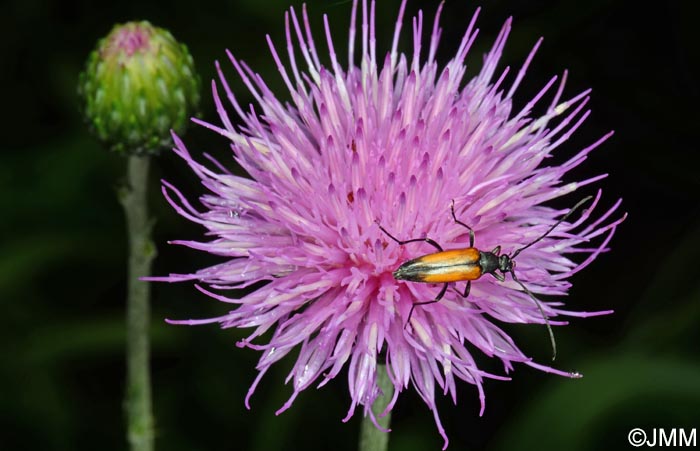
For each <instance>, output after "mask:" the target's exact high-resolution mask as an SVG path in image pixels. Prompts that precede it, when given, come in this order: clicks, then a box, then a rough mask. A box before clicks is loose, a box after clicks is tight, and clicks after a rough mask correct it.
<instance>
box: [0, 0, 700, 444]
mask: <svg viewBox="0 0 700 451" xmlns="http://www.w3.org/2000/svg"><path fill="white" fill-rule="evenodd" d="M288 1H289V0H275V1H269V2H261V1H255V0H244V1H239V2H234V1H229V2H214V1H206V0H204V1H200V2H196V3H195V2H189V1H188V2H185V1H182V0H175V1H170V2H163V1H157V0H146V1H143V0H141V1H134V0H125V1H121V2H114V3H95V4H93V3H92V2H87V1H74V0H71V1H62V2H49V1H40V0H26V1H23V2H21V3H20V2H15V3H11V4H9V5H6V7H5V8H3V9H4V10H5V11H4V12H5V14H4V15H3V17H2V19H0V20H1V21H2V22H4V24H2V26H1V27H0V30H2V31H0V33H2V34H1V35H0V38H1V39H0V46H2V47H0V48H1V50H2V70H1V71H0V72H1V74H0V76H1V77H2V84H1V86H2V87H3V98H2V99H3V112H4V113H5V118H4V120H3V121H1V122H0V123H2V128H3V133H2V148H1V150H0V158H1V159H2V161H1V163H0V212H1V213H0V215H2V220H0V230H1V234H0V236H2V239H0V303H1V305H2V317H3V321H2V328H1V329H0V355H1V356H2V367H1V368H0V386H1V387H2V388H0V429H2V432H1V437H2V438H1V439H0V440H1V444H0V447H2V448H3V449H8V450H14V449H31V450H93V449H103V450H119V449H124V448H125V439H124V421H123V417H122V391H123V375H124V371H125V369H124V359H123V348H124V345H123V342H124V324H123V319H124V318H123V317H124V313H123V311H124V296H125V258H126V255H125V249H126V240H125V235H124V221H123V216H122V211H121V208H120V206H119V204H118V203H117V201H116V196H115V190H116V187H117V186H118V185H119V183H120V181H121V178H122V176H123V172H124V161H123V160H122V159H121V158H120V157H118V156H115V155H111V154H109V153H107V152H105V151H103V150H102V149H101V148H100V146H99V145H98V144H97V143H96V142H95V141H94V140H93V139H92V138H91V137H90V136H89V135H88V133H87V132H86V129H85V127H84V126H83V123H82V120H81V117H80V115H79V113H78V100H77V97H76V89H75V87H76V83H77V76H78V73H79V72H80V70H81V69H82V66H83V64H84V62H85V60H86V58H87V56H88V53H89V52H90V50H91V49H92V48H93V47H94V45H95V43H96V41H97V40H98V38H101V37H103V36H105V35H106V34H107V33H108V32H109V30H110V29H111V27H112V25H113V24H114V23H115V22H123V21H127V20H134V19H148V20H150V21H151V22H153V23H154V24H156V25H158V26H162V27H166V28H168V29H169V30H170V31H171V32H172V33H173V34H174V35H175V37H176V38H177V39H178V40H180V41H181V42H184V43H186V44H187V45H188V46H189V48H190V51H191V53H192V54H193V56H194V58H195V62H196V65H197V69H198V71H199V73H200V74H201V77H202V80H203V82H204V83H203V85H204V86H203V93H202V96H203V103H202V117H203V118H205V119H207V120H210V121H212V122H216V121H217V120H218V119H217V117H216V116H215V113H214V111H213V108H212V102H211V95H210V91H209V84H208V81H209V80H210V79H211V78H212V77H213V74H214V65H213V61H214V60H215V59H220V60H222V63H224V66H225V67H226V71H227V73H228V74H229V75H230V79H231V81H232V84H233V86H234V89H236V94H237V95H238V96H239V100H241V103H242V104H247V103H248V101H249V100H250V96H248V95H247V94H246V91H245V89H244V88H243V86H242V84H241V83H240V82H239V80H238V79H237V78H236V77H235V76H234V74H233V70H232V69H230V68H229V66H228V64H227V63H226V62H225V61H224V60H225V54H224V49H226V48H229V49H231V50H232V51H233V52H234V53H235V54H236V56H238V57H239V58H242V59H244V60H246V61H247V62H249V63H250V65H251V66H252V67H253V68H254V69H255V70H256V71H258V72H260V73H261V74H262V75H263V77H264V79H265V80H266V81H267V82H268V84H269V85H270V86H271V87H272V88H273V90H275V92H277V93H279V95H280V96H282V97H285V98H286V93H285V90H284V88H283V84H282V81H281V79H280V77H279V76H278V74H277V72H276V69H275V68H274V66H273V61H272V58H271V57H270V56H269V53H268V51H267V47H266V44H265V41H264V35H265V33H270V34H271V35H272V37H273V39H274V40H275V42H276V43H278V45H281V44H282V43H283V24H284V22H283V13H284V10H285V9H286V7H287V6H288ZM293 4H294V5H295V6H297V7H300V2H298V1H294V2H293ZM436 6H437V2H418V1H411V2H410V4H409V7H408V9H409V13H411V14H410V15H412V14H413V13H414V12H415V11H416V10H417V9H418V8H419V7H422V8H423V9H424V12H425V13H426V19H428V20H427V22H428V23H432V17H433V14H434V11H435V8H436ZM476 6H477V4H475V3H474V2H467V1H456V0H449V1H447V4H446V12H445V14H444V15H443V20H442V25H443V28H444V30H445V31H444V34H443V39H442V43H441V53H440V56H441V58H442V61H443V62H444V61H445V60H446V59H447V58H449V57H450V55H451V54H452V53H453V52H454V51H455V49H456V48H457V45H458V40H459V38H461V35H462V33H463V32H464V29H465V28H466V25H467V23H468V21H469V19H470V17H471V15H472V13H473V11H474V8H475V7H476ZM482 6H483V7H484V9H483V12H482V15H481V18H480V21H479V27H480V28H481V30H482V32H481V35H480V37H479V39H478V41H477V45H476V47H475V48H474V49H473V50H472V53H471V59H470V61H471V62H472V63H474V64H473V65H472V67H471V69H470V70H469V71H468V76H472V75H474V74H475V73H476V71H477V69H478V67H479V64H478V63H479V62H480V59H481V54H482V53H483V52H484V51H486V49H487V48H488V46H490V45H491V43H492V42H493V38H494V37H495V35H496V33H497V32H498V30H499V28H500V25H501V24H502V22H503V21H504V20H505V19H506V18H507V17H508V15H511V14H512V15H513V16H514V18H515V22H514V29H513V32H512V34H511V37H510V40H509V42H508V45H507V47H506V54H505V56H504V60H503V62H502V66H501V67H503V66H505V65H506V64H511V65H512V66H514V67H518V64H519V63H520V62H521V61H522V60H523V58H524V57H525V56H526V55H527V52H528V51H529V49H530V48H531V46H532V45H533V44H534V42H535V41H536V39H537V37H539V36H540V35H542V36H544V37H545V41H544V44H543V46H542V48H541V50H540V52H539V53H538V56H537V57H536V59H535V61H534V63H533V65H532V66H531V69H530V71H529V73H528V76H527V77H526V79H525V81H524V83H523V85H522V88H521V90H520V94H519V96H516V98H517V99H518V100H519V101H520V102H521V104H522V103H524V102H525V101H526V100H527V99H529V98H530V96H531V95H532V94H534V92H536V91H537V90H538V89H539V88H540V87H541V86H542V85H543V84H544V82H545V81H546V79H548V78H549V77H550V76H551V75H553V74H560V73H561V71H562V70H563V69H565V68H568V69H569V70H570V84H569V85H568V87H567V91H566V92H567V93H568V94H569V95H573V94H575V93H576V92H578V91H580V90H582V89H585V88H587V87H592V88H593V98H592V102H591V104H590V105H591V107H592V109H593V114H592V116H591V118H590V119H589V120H588V122H587V123H586V124H585V125H584V127H583V128H582V129H581V130H580V131H579V132H578V133H577V134H576V136H575V138H574V139H572V140H571V141H570V142H568V143H567V144H566V145H564V146H563V147H561V148H560V149H558V155H559V158H561V159H562V160H564V159H566V158H568V157H569V156H571V155H573V153H574V152H576V151H577V149H579V148H581V147H583V146H585V145H586V144H588V143H590V142H592V141H594V140H595V139H597V138H598V137H599V136H601V135H602V134H604V133H605V132H607V131H608V130H610V129H614V130H615V131H616V134H615V136H614V138H613V139H612V140H610V141H608V142H607V143H606V144H604V145H603V147H602V148H600V149H598V150H596V151H595V152H593V153H592V154H591V156H590V157H589V159H588V161H587V162H586V163H585V164H583V165H582V166H581V167H579V168H577V170H576V171H575V173H573V174H571V175H570V176H569V178H568V179H567V180H581V179H584V178H587V177H589V176H592V175H595V174H599V173H609V174H610V177H609V178H608V179H606V180H604V181H603V182H602V183H601V184H600V186H602V187H603V189H604V201H605V202H607V203H608V205H609V204H611V203H612V202H614V200H615V199H616V198H617V197H623V198H624V204H623V208H624V211H627V212H629V218H628V220H627V221H626V222H625V223H624V224H623V225H622V226H621V227H620V228H619V230H618V233H617V236H616V237H615V238H614V240H613V242H612V248H613V249H612V252H610V253H608V254H604V255H602V256H601V257H600V258H598V260H597V261H596V262H595V263H594V264H593V265H591V266H590V267H589V268H587V269H586V270H585V271H583V272H582V273H580V274H578V275H576V276H575V277H574V278H573V282H574V287H573V289H572V290H571V295H570V296H569V298H568V299H567V303H568V305H569V306H570V307H571V308H573V309H576V310H589V311H590V310H595V309H605V308H614V309H615V310H616V313H615V314H614V315H610V316H608V317H603V318H592V319H588V320H573V321H572V325H570V326H568V327H565V328H559V329H557V338H558V343H559V357H558V359H557V363H556V366H557V367H559V368H563V369H567V370H569V369H570V370H573V369H575V370H578V371H580V372H582V373H583V374H584V375H585V377H584V378H583V379H582V380H577V381H572V380H567V379H563V378H560V377H557V376H552V375H548V374H543V373H539V372H537V371H534V370H532V369H529V368H527V367H525V366H523V365H521V366H518V367H517V368H516V371H515V372H514V373H513V376H514V380H513V381H511V382H498V381H491V382H488V383H487V384H486V387H485V388H486V394H487V408H486V413H485V415H484V417H483V418H479V417H478V398H477V394H476V390H475V389H474V387H472V386H469V385H467V384H461V385H459V392H460V393H459V404H458V405H457V406H454V405H452V403H451V402H450V401H449V400H448V399H444V398H442V397H440V399H439V409H440V410H439V411H440V413H441V416H442V418H443V421H444V424H445V427H446V430H447V432H448V434H449V436H450V439H451V447H450V449H453V450H459V449H488V450H506V449H507V450H510V451H512V450H516V449H534V448H539V449H569V450H576V449H580V450H593V449H629V448H630V446H629V445H628V444H627V438H626V437H627V433H628V431H629V430H630V429H631V428H632V427H642V428H646V429H647V430H649V431H650V430H651V428H654V427H658V428H660V427H663V428H666V429H670V428H674V427H676V428H680V427H684V428H686V429H688V428H693V427H695V428H697V427H699V426H700V356H699V353H698V343H699V339H700V332H698V327H697V326H698V320H699V319H700V278H698V263H697V262H698V258H700V233H699V232H700V220H699V217H698V213H699V212H700V208H699V202H698V201H699V200H700V190H699V188H700V176H698V161H699V156H698V155H699V151H700V149H699V146H698V145H697V142H698V140H697V132H698V128H699V127H700V123H699V121H698V119H700V117H699V115H698V106H697V103H698V100H699V96H698V79H700V70H699V68H698V62H699V61H700V55H699V54H698V46H697V45H695V43H697V42H698V41H699V38H700V36H698V34H699V33H698V26H697V17H698V12H699V11H698V8H697V7H696V6H695V4H694V2H692V1H686V2H657V3H655V4H653V6H651V5H650V6H642V5H641V4H640V3H638V2H636V1H632V0H629V1H614V2H611V1H603V0H593V1H589V2H580V1H576V0H567V1H563V0H562V1H554V2H519V1H512V2H508V1H484V2H482ZM377 8H378V18H377V26H378V29H379V32H378V35H379V38H380V41H379V48H380V49H384V50H388V46H389V44H390V41H391V32H392V30H393V23H394V20H395V17H396V11H397V9H398V1H394V0H392V1H381V2H380V5H379V6H378V7H377ZM349 10H350V4H349V3H342V2H341V3H333V2H323V1H318V0H317V1H310V2H309V11H310V15H311V17H312V20H313V23H314V25H315V26H316V28H317V29H318V28H319V25H320V24H321V23H322V22H321V20H320V19H321V14H322V13H324V12H327V13H328V14H329V15H330V20H331V24H332V26H333V29H334V32H335V35H334V36H335V41H334V42H335V45H336V48H337V49H338V51H339V53H341V54H342V53H343V52H344V49H345V48H346V47H345V45H346V28H347V23H348V17H349ZM408 30H410V26H409V22H408V21H405V24H404V35H403V39H402V45H401V48H402V49H403V50H404V51H407V50H409V49H410V45H411V39H410V37H409V34H408ZM316 42H317V44H318V46H319V48H320V49H325V45H323V43H322V42H323V39H322V35H321V34H317V35H316ZM384 50H381V51H379V52H378V54H380V55H383V53H384ZM565 97H566V96H565ZM213 135H214V134H213V133H210V132H206V131H204V130H202V129H201V128H198V127H191V128H190V131H189V132H188V134H187V136H186V137H185V141H186V142H187V143H188V145H189V146H190V149H191V150H192V151H193V152H194V151H197V152H199V151H209V152H212V151H213V152H215V153H216V152H219V153H218V155H224V158H226V152H227V151H226V143H225V142H224V141H223V140H220V139H218V138H217V137H216V136H213ZM215 149H220V150H218V151H217V150H215ZM154 172H155V173H154V174H153V188H154V189H153V190H152V192H153V195H152V200H151V205H152V209H153V214H154V216H155V217H156V218H157V225H156V227H155V238H156V241H157V243H158V247H159V258H158V259H157V261H156V265H155V269H154V271H155V273H156V274H166V273H168V272H178V271H179V272H190V271H192V270H194V269H197V268H200V267H202V266H204V265H208V264H211V263H214V262H216V261H217V260H215V259H213V258H210V257H208V256H204V255H200V254H199V253H197V252H195V251H191V250H187V249H185V248H178V247H173V246H167V245H166V244H165V241H167V240H169V239H178V238H189V239H193V238H198V237H200V236H201V232H202V231H201V230H200V229H199V228H198V227H196V226H194V225H192V224H189V223H188V222H187V221H186V220H184V219H182V218H180V217H177V216H176V215H175V214H174V212H173V211H172V210H171V208H170V207H169V206H168V205H167V204H166V203H165V201H164V200H163V198H162V196H161V195H160V193H159V191H158V189H157V179H158V178H161V177H163V178H166V179H167V180H169V181H172V182H175V183H176V184H177V185H178V186H179V187H181V188H182V189H183V191H185V192H188V193H192V194H191V197H192V198H194V197H195V196H196V194H199V193H201V190H200V185H199V184H198V182H197V181H196V180H194V178H193V176H192V175H191V174H190V172H189V170H188V168H187V167H186V165H185V164H184V163H183V162H182V161H180V160H179V159H177V158H176V157H175V156H174V155H172V154H170V153H169V152H166V153H165V154H164V155H163V156H162V157H161V158H160V159H158V160H157V162H156V163H155V168H154ZM593 192H594V188H591V187H588V188H586V189H584V190H583V192H582V194H581V197H583V195H585V194H590V193H593ZM573 201H574V199H573V198H572V199H568V200H567V202H569V203H571V202H573ZM225 311H227V306H225V305H221V304H218V303H216V302H214V301H212V300H210V299H208V298H206V297H205V296H204V295H202V294H200V293H198V292H196V291H195V290H194V289H193V288H192V287H191V286H190V285H187V284H183V285H167V284H158V285H155V286H154V294H153V321H152V327H153V361H152V369H153V387H154V397H155V399H154V403H155V414H156V420H157V447H158V449H161V450H165V449H167V450H212V449H217V450H238V449H241V450H268V449H269V450H277V449H329V448H331V447H332V448H333V449H337V450H352V449H355V448H356V443H357V440H356V436H357V431H358V429H359V423H360V421H359V420H360V416H361V414H359V413H358V414H356V415H355V417H354V418H353V419H352V420H351V421H350V422H349V423H347V424H343V423H341V419H342V418H343V417H344V416H345V413H346V411H347V408H348V406H349V396H348V394H347V388H346V387H347V382H346V378H345V376H344V375H343V376H341V377H338V378H337V379H336V381H335V382H333V383H331V384H330V385H329V386H327V387H326V388H324V389H322V390H318V391H317V390H312V389H309V390H307V391H306V392H304V393H303V394H302V395H301V396H299V398H298V400H297V401H296V402H295V404H294V406H293V408H292V409H290V410H289V411H287V412H286V413H284V414H283V415H281V416H279V417H275V416H274V411H275V410H276V409H277V408H278V407H279V406H280V405H281V404H282V403H283V402H284V401H285V400H286V398H287V397H288V396H289V394H290V393H291V390H290V388H289V387H287V386H284V385H283V380H284V377H285V376H286V374H287V372H288V370H289V368H290V367H291V363H292V362H291V361H290V360H289V359H287V360H284V361H283V362H282V363H281V364H279V365H277V366H276V367H274V368H273V370H272V371H270V372H269V373H268V375H267V376H266V377H265V379H264V380H263V382H262V383H261V384H260V387H259V388H258V391H257V393H256V395H255V396H254V397H253V399H252V405H253V409H252V410H251V411H246V410H245V408H244V406H243V398H244V396H245V393H246V391H247V390H248V386H249V384H250V382H251V381H252V380H253V378H254V376H255V374H256V372H255V369H254V365H255V362H256V360H257V357H258V355H257V354H256V353H255V352H254V351H250V350H240V349H238V348H236V347H235V346H234V344H235V342H236V340H237V339H239V338H240V337H242V336H243V334H244V332H245V331H243V332H241V331H235V330H226V331H222V330H219V329H218V327H217V326H203V327H196V328H189V327H175V326H168V325H166V324H164V322H163V318H165V317H172V318H187V317H207V316H215V315H219V314H221V313H223V312H225ZM504 327H505V328H506V330H507V331H508V332H510V333H512V334H513V335H514V336H515V337H516V340H517V342H518V343H519V344H520V345H521V347H522V348H523V349H524V350H525V351H526V352H528V353H529V354H531V355H533V356H534V357H536V358H537V359H538V360H539V361H540V362H543V363H546V362H547V361H548V355H549V348H548V345H547V342H546V335H545V331H544V329H543V328H539V327H534V326H518V327H515V326H508V325H506V326H504ZM480 362H483V365H485V366H486V367H487V368H495V367H494V365H493V363H492V362H489V361H488V359H480ZM392 427H393V429H394V433H393V434H392V436H391V443H390V448H391V449H394V450H399V449H401V450H409V449H416V450H422V449H438V448H439V447H440V446H441V445H442V440H441V439H440V437H439V435H438V433H437V431H436V429H435V426H434V423H433V420H432V416H431V414H430V412H429V411H428V409H427V408H426V407H425V406H424V405H423V403H422V402H421V401H420V399H419V397H418V396H417V394H416V393H415V392H414V391H412V390H409V391H407V392H405V393H404V394H403V395H402V396H401V398H400V400H399V403H398V405H397V407H396V409H395V411H394V421H393V424H392Z"/></svg>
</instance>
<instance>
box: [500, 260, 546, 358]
mask: <svg viewBox="0 0 700 451" xmlns="http://www.w3.org/2000/svg"><path fill="white" fill-rule="evenodd" d="M510 276H511V277H512V278H513V280H515V282H516V283H517V284H518V285H520V287H521V288H522V289H523V290H525V293H527V294H529V295H530V297H531V298H532V300H533V301H535V304H536V305H537V308H538V309H539V311H540V314H541V315H542V318H544V324H545V325H546V326H547V332H549V342H550V343H551V345H552V361H554V359H556V358H557V342H556V340H554V332H552V326H551V325H550V324H549V318H548V317H547V315H546V314H545V313H544V309H542V304H541V303H540V301H539V299H537V297H535V295H534V294H532V292H531V291H530V290H528V289H527V287H526V286H525V285H524V284H523V283H522V282H521V281H520V279H518V277H517V276H516V275H515V271H513V270H512V269H511V270H510Z"/></svg>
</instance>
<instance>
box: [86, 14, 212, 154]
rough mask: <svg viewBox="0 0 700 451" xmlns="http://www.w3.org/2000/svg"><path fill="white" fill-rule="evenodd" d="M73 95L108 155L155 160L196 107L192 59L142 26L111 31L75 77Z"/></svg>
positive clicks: (167, 37) (165, 35) (163, 33)
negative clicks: (111, 152) (110, 152)
mask: <svg viewBox="0 0 700 451" xmlns="http://www.w3.org/2000/svg"><path fill="white" fill-rule="evenodd" d="M78 92H79V94H80V96H81V97H82V99H83V112H84V114H85V119H86V121H87V122H88V123H89V125H90V128H91V129H92V131H93V132H94V133H95V135H97V137H98V138H99V139H100V140H101V141H102V142H103V143H105V144H106V145H107V146H109V148H110V149H111V150H114V151H116V152H120V153H129V154H155V153H157V152H158V151H159V150H160V149H162V148H164V147H170V146H171V145H172V144H171V139H170V130H171V129H172V130H175V132H177V133H181V132H183V131H184V129H185V127H186V125H187V123H188V118H189V116H191V115H192V114H193V113H194V112H195V110H196V109H197V106H198V104H199V77H198V76H197V74H196V72H195V68H194V62H193V60H192V56H191V55H190V54H189V52H188V50H187V47H186V46H185V45H184V44H180V43H178V42H177V41H176V40H175V39H174V38H173V36H172V35H171V34H170V32H168V31H167V30H164V29H162V28H158V27H154V26H153V25H151V24H150V23H148V22H146V21H142V22H129V23H126V24H123V25H116V26H115V27H114V28H113V29H112V31H111V32H110V33H109V35H108V36H107V37H105V38H104V39H102V40H100V42H99V43H98V45H97V48H96V49H95V50H94V51H93V52H92V53H91V54H90V57H89V58H88V61H87V65H86V68H85V71H84V72H83V73H81V74H80V83H79V86H78Z"/></svg>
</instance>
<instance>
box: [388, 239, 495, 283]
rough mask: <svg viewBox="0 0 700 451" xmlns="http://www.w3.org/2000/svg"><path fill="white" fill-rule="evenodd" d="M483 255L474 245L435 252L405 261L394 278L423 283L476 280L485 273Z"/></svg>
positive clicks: (395, 272)
mask: <svg viewBox="0 0 700 451" xmlns="http://www.w3.org/2000/svg"><path fill="white" fill-rule="evenodd" d="M481 256H482V253H481V252H480V251H479V250H478V249H476V248H473V247H469V248H465V249H454V250H449V251H442V252H434V253H432V254H428V255H423V256H422V257H418V258H414V259H413V260H409V261H407V262H405V263H403V264H402V265H401V266H399V267H398V268H397V269H396V271H394V278H395V279H396V280H408V281H411V282H423V283H448V282H459V281H466V280H476V279H478V278H479V277H481V276H482V274H484V271H483V268H482V267H481V263H480V261H481Z"/></svg>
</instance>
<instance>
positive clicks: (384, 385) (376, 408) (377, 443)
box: [358, 364, 394, 451]
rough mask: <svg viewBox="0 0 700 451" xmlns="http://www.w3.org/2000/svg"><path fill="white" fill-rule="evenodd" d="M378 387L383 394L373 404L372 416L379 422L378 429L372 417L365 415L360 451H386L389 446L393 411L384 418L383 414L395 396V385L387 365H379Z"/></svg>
mask: <svg viewBox="0 0 700 451" xmlns="http://www.w3.org/2000/svg"><path fill="white" fill-rule="evenodd" d="M377 387H378V388H379V389H380V390H381V394H380V395H379V396H377V399H376V400H375V401H374V403H373V404H372V414H373V415H374V418H375V420H374V421H376V422H377V426H379V427H381V428H382V429H383V430H380V429H379V428H377V427H376V426H375V425H374V423H373V420H372V416H370V415H365V416H364V417H363V418H362V424H361V425H360V442H359V446H358V450H359V451H386V449H388V446H389V432H391V431H390V430H389V425H390V424H391V410H388V411H387V412H386V414H385V415H384V416H382V414H383V413H384V411H385V410H386V407H387V406H388V405H389V402H390V401H391V397H392V396H393V394H394V384H392V383H391V379H389V374H388V373H387V371H386V365H384V364H378V365H377Z"/></svg>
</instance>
